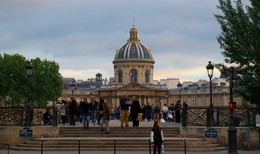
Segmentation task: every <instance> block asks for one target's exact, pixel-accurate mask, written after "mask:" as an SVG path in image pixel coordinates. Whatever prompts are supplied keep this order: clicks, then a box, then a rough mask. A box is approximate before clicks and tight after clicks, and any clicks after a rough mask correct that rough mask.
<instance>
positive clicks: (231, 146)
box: [224, 67, 237, 154]
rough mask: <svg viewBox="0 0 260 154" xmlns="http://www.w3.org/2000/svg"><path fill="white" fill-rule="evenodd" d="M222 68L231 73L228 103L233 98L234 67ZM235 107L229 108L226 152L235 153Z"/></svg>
mask: <svg viewBox="0 0 260 154" xmlns="http://www.w3.org/2000/svg"><path fill="white" fill-rule="evenodd" d="M224 70H226V71H229V72H230V73H231V74H230V75H231V77H230V84H229V88H230V100H229V101H230V102H229V103H233V102H234V99H233V79H234V71H235V69H234V67H230V68H229V69H225V67H224ZM234 110H235V109H234V108H232V109H230V110H229V127H228V154H237V129H236V125H235V113H234V112H235V111H234Z"/></svg>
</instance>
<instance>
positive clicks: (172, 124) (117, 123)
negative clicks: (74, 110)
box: [58, 120, 181, 129]
mask: <svg viewBox="0 0 260 154" xmlns="http://www.w3.org/2000/svg"><path fill="white" fill-rule="evenodd" d="M128 124H129V127H133V122H132V121H130V122H128ZM153 124H154V121H149V122H147V121H141V122H140V123H139V127H151V129H152V127H153ZM89 126H90V127H100V126H99V125H97V124H96V125H93V124H92V123H90V125H89ZM109 126H110V127H120V121H119V120H110V122H109ZM58 127H83V124H82V123H80V122H76V125H75V126H71V125H69V124H66V125H65V126H63V125H62V124H59V125H58ZM161 127H181V123H175V122H165V123H161Z"/></svg>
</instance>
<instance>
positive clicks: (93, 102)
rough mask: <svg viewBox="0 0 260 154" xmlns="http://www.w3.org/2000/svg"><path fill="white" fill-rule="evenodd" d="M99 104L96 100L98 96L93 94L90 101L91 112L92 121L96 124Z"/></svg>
mask: <svg viewBox="0 0 260 154" xmlns="http://www.w3.org/2000/svg"><path fill="white" fill-rule="evenodd" d="M97 105H98V101H96V97H95V96H91V100H90V103H89V112H90V119H91V120H92V123H93V124H94V125H95V124H96V121H97V116H98V112H97Z"/></svg>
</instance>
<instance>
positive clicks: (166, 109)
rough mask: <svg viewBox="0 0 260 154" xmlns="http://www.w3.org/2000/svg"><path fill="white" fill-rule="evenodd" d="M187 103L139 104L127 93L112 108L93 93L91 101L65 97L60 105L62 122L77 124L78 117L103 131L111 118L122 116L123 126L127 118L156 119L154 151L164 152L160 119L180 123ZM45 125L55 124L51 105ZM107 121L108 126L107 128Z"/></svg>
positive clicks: (44, 117) (153, 129) (86, 126)
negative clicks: (67, 99) (117, 104)
mask: <svg viewBox="0 0 260 154" xmlns="http://www.w3.org/2000/svg"><path fill="white" fill-rule="evenodd" d="M187 109H188V105H187V104H186V103H185V102H183V103H182V104H181V102H180V101H177V102H176V104H170V105H169V106H167V104H164V105H163V106H162V107H161V106H160V105H159V104H155V105H152V106H151V105H150V103H149V102H147V103H146V105H144V104H143V105H140V102H139V101H138V98H137V96H132V97H131V98H129V96H128V95H124V96H123V97H122V98H121V100H120V106H118V107H115V108H114V109H112V108H111V107H110V105H109V104H108V103H107V102H105V100H104V99H103V98H100V99H99V101H98V100H96V98H95V96H91V100H90V102H87V99H86V98H85V99H84V100H83V101H81V102H79V103H77V102H76V100H75V99H74V97H71V98H70V101H68V102H67V101H65V100H63V101H62V103H61V105H60V106H59V113H60V119H61V121H62V124H63V125H65V124H66V123H69V125H75V123H76V121H80V122H81V123H82V125H83V128H85V129H88V128H89V127H90V123H91V124H93V125H100V127H101V131H102V132H103V131H106V134H109V130H110V129H109V121H110V120H111V119H116V120H120V125H121V127H122V128H123V127H129V123H128V121H129V120H131V121H132V122H133V127H138V126H139V121H152V120H153V121H154V126H153V128H152V130H151V134H150V141H151V144H152V145H151V146H152V147H153V152H154V154H155V153H156V151H158V154H160V153H162V151H163V149H164V146H163V141H164V137H163V131H162V129H161V128H160V122H176V123H180V121H181V113H187ZM43 122H44V125H51V124H52V122H53V121H52V115H51V111H50V108H47V109H46V112H45V113H44V114H43ZM104 125H105V126H106V128H105V129H104Z"/></svg>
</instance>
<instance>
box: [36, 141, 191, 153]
mask: <svg viewBox="0 0 260 154" xmlns="http://www.w3.org/2000/svg"><path fill="white" fill-rule="evenodd" d="M37 139H38V140H40V141H41V154H43V153H44V145H45V144H44V142H45V141H48V140H62V141H64V140H73V141H78V144H77V145H78V146H77V147H78V148H77V151H78V154H80V153H81V151H83V150H82V149H81V145H82V143H81V141H84V140H88V141H89V140H97V139H99V140H108V141H114V142H113V147H114V148H113V151H114V154H116V152H117V143H119V141H122V140H146V141H147V151H148V153H149V154H151V153H152V150H151V149H152V147H151V140H150V138H131V137H128V138H125V137H114V138H107V137H106V138H96V137H93V138H88V137H83V138H78V137H66V138H63V137H62V138H37ZM37 139H36V140H37ZM167 140H181V141H183V152H184V154H186V153H187V142H188V141H189V140H193V141H194V138H186V137H184V138H180V137H166V138H164V141H167ZM173 146H174V145H173ZM100 150H102V149H100ZM165 150H167V149H165Z"/></svg>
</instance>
